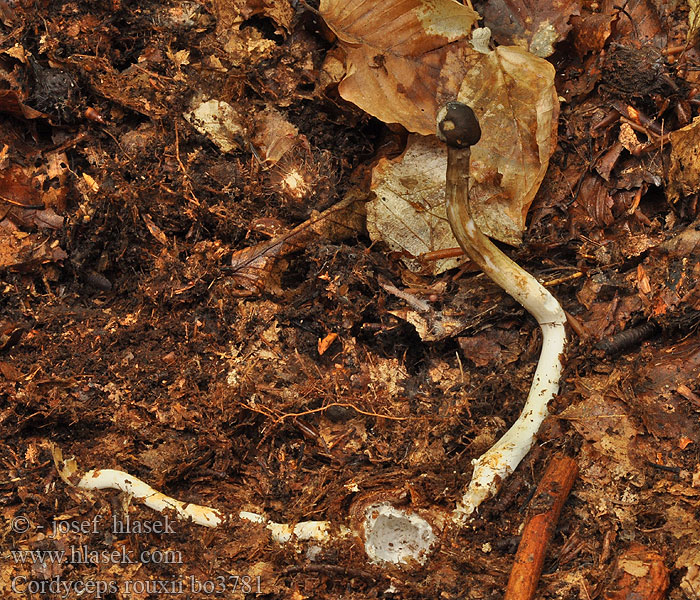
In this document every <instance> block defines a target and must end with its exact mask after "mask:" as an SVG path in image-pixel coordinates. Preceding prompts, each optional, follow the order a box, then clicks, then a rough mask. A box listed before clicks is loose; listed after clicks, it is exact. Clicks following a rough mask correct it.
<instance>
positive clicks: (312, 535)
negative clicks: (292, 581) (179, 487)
mask: <svg viewBox="0 0 700 600" xmlns="http://www.w3.org/2000/svg"><path fill="white" fill-rule="evenodd" d="M51 450H52V454H53V458H54V463H55V464H56V468H57V469H58V473H59V475H60V476H61V479H63V481H65V482H66V483H67V484H68V485H70V486H72V487H76V488H79V489H82V490H106V489H111V490H120V491H122V492H124V493H126V494H129V495H130V496H132V497H133V498H134V499H135V500H137V501H139V502H142V503H143V504H145V505H146V506H148V507H149V508H152V509H153V510H157V511H158V512H163V511H165V510H172V511H174V512H175V514H176V516H177V517H178V518H179V519H181V520H183V521H192V522H193V523H196V524H197V525H203V526H204V527H217V526H219V525H221V523H223V522H224V520H227V521H228V520H231V516H224V515H223V514H222V513H221V512H220V511H218V510H216V509H215V508H210V507H208V506H200V505H199V504H192V503H189V502H182V501H180V500H176V499H175V498H171V497H170V496H166V495H165V494H162V493H161V492H159V491H157V490H155V489H154V488H152V487H151V486H150V485H148V484H147V483H145V482H144V481H141V480H140V479H139V478H138V477H134V476H133V475H129V473H126V472H125V471H119V470H117V469H93V470H91V471H88V472H86V473H85V474H84V475H82V476H81V477H80V474H79V473H78V465H77V463H76V461H75V459H74V458H69V459H65V460H64V459H63V452H62V451H61V449H60V448H59V447H58V446H53V447H52V449H51ZM78 477H80V478H79V479H78ZM76 479H78V481H77V483H76V481H75V480H76ZM238 518H240V519H243V520H246V521H251V522H253V523H260V524H263V525H265V527H266V528H267V529H268V530H269V531H270V533H271V535H272V539H273V540H275V541H276V542H278V543H280V544H286V543H287V542H290V541H292V540H298V541H309V540H314V541H318V542H326V541H328V540H329V539H330V529H331V525H330V523H329V522H328V521H302V522H300V523H297V524H295V525H291V524H287V523H275V522H273V521H270V520H269V519H267V518H266V517H265V516H263V515H260V514H258V513H253V512H247V511H241V512H240V513H238ZM348 532H349V531H348V530H347V529H345V528H340V530H339V536H341V537H342V536H344V535H347V533H348Z"/></svg>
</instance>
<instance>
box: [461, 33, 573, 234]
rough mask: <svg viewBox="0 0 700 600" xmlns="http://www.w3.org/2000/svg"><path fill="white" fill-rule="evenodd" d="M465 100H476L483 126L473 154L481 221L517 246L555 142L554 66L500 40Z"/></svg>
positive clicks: (470, 79)
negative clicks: (502, 43)
mask: <svg viewBox="0 0 700 600" xmlns="http://www.w3.org/2000/svg"><path fill="white" fill-rule="evenodd" d="M458 99H459V100H460V101H461V102H464V103H465V104H468V105H469V106H471V107H472V109H473V110H474V112H475V113H476V115H477V117H478V118H479V123H480V125H481V132H482V135H481V140H480V142H479V143H478V144H477V145H476V146H474V147H473V148H472V159H471V177H472V182H471V187H470V192H469V195H470V199H471V204H472V211H473V213H474V217H475V220H476V222H477V224H478V225H479V227H480V228H481V230H482V231H483V232H484V233H485V234H486V235H489V236H491V237H495V238H496V239H498V240H500V241H502V242H506V243H509V244H512V245H518V244H519V243H520V239H521V235H522V232H523V229H524V228H525V217H526V215H527V211H528V209H529V208H530V204H531V203H532V200H533V199H534V197H535V194H536V193H537V190H538V189H539V187H540V184H541V183H542V179H543V178H544V174H545V172H546V171H547V165H548V164H549V158H550V156H551V155H552V153H553V152H554V148H555V146H556V140H557V119H558V117H559V100H558V97H557V91H556V89H555V87H554V67H553V66H552V65H551V64H550V63H548V62H547V61H546V60H542V59H540V58H537V57H535V56H533V55H532V54H530V53H529V52H526V51H525V50H523V49H521V48H517V47H505V46H501V47H499V48H497V49H496V50H494V51H493V52H490V53H489V54H485V55H484V54H482V55H480V60H478V61H476V62H474V63H473V64H472V66H471V68H470V69H469V70H468V71H467V72H466V74H465V77H464V81H463V82H462V86H461V89H460V90H459V96H458Z"/></svg>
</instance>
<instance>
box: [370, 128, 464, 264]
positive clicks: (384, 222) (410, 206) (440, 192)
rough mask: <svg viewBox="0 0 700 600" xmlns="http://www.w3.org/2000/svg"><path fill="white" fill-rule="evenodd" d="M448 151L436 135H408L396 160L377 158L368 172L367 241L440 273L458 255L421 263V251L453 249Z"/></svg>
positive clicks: (452, 262)
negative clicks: (447, 211)
mask: <svg viewBox="0 0 700 600" xmlns="http://www.w3.org/2000/svg"><path fill="white" fill-rule="evenodd" d="M446 161H447V153H446V151H445V147H444V144H442V143H440V142H439V141H438V140H437V138H426V137H423V136H418V135H415V136H410V137H409V140H408V144H407V147H406V150H405V152H404V153H403V154H402V155H401V156H399V157H398V158H396V159H393V160H387V159H385V158H383V159H381V160H380V161H379V163H378V164H377V165H376V166H375V168H374V169H373V171H372V187H371V189H372V191H373V192H374V194H375V197H374V198H373V199H372V200H370V202H368V203H367V230H368V231H369V234H370V237H371V238H372V240H374V241H377V240H382V241H384V242H385V243H386V244H387V245H388V246H389V247H390V248H391V249H392V250H398V251H402V252H405V253H407V254H408V255H410V256H411V257H413V258H404V262H405V263H406V265H407V266H408V268H409V269H411V270H412V271H416V272H420V271H428V272H429V273H431V274H433V275H437V274H439V273H442V272H443V271H447V270H449V269H452V268H454V267H456V266H457V265H459V264H460V263H461V262H464V261H463V259H454V258H450V259H444V260H437V261H435V262H433V263H432V264H422V263H421V262H419V261H418V260H417V257H419V256H420V255H421V254H425V253H426V252H433V251H436V250H443V249H445V248H452V247H454V245H455V240H454V236H453V235H452V230H451V229H450V226H449V224H448V222H447V218H446V216H445V165H446Z"/></svg>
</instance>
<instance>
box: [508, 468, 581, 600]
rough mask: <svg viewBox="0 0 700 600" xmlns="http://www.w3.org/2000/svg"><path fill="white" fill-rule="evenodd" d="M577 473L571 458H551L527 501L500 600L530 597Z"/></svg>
mask: <svg viewBox="0 0 700 600" xmlns="http://www.w3.org/2000/svg"><path fill="white" fill-rule="evenodd" d="M577 476H578V465H577V464H576V461H575V460H574V459H572V458H569V457H567V456H562V455H556V456H555V457H554V458H552V460H551V462H550V463H549V466H548V467H547V470H546V471H545V474H544V476H543V477H542V480H541V481H540V484H539V485H538V486H537V491H536V492H535V496H534V497H533V499H532V501H531V503H530V513H529V514H528V517H527V520H526V521H525V526H524V528H523V534H522V537H521V539H520V545H519V546H518V551H517V552H516V554H515V562H514V564H513V569H512V571H511V573H510V579H509V580H508V587H507V588H506V594H505V598H504V600H532V598H534V596H535V591H536V590H537V584H538V582H539V579H540V574H541V573H542V566H543V565H544V558H545V554H546V552H547V545H548V544H549V542H550V540H551V539H552V535H553V534H554V531H555V530H556V526H557V521H558V520H559V515H560V513H561V509H562V507H563V506H564V503H565V502H566V499H567V497H568V495H569V492H570V491H571V488H572V486H573V485H574V481H575V480H576V477H577Z"/></svg>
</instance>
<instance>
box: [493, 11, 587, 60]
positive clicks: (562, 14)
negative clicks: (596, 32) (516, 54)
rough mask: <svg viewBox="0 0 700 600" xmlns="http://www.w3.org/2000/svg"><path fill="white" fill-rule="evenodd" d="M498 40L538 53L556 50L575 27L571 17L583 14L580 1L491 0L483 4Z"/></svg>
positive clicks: (549, 52)
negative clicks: (556, 45) (558, 43)
mask: <svg viewBox="0 0 700 600" xmlns="http://www.w3.org/2000/svg"><path fill="white" fill-rule="evenodd" d="M481 11H482V13H483V17H484V21H485V22H486V24H487V25H488V26H489V28H490V29H491V31H492V32H493V37H494V39H495V40H496V41H497V42H498V43H499V44H503V45H510V44H514V45H517V46H520V47H521V48H524V49H526V50H529V51H530V52H532V53H533V54H535V55H536V56H541V57H547V56H550V55H551V54H553V53H554V48H553V47H552V46H553V44H554V43H556V42H558V41H560V40H562V39H564V38H565V37H566V34H567V33H568V32H569V30H570V29H571V25H570V23H569V19H571V17H572V16H574V15H579V14H580V13H581V2H580V1H579V0H534V1H532V0H528V1H525V0H489V1H488V2H484V3H483V6H482V7H481Z"/></svg>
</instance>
